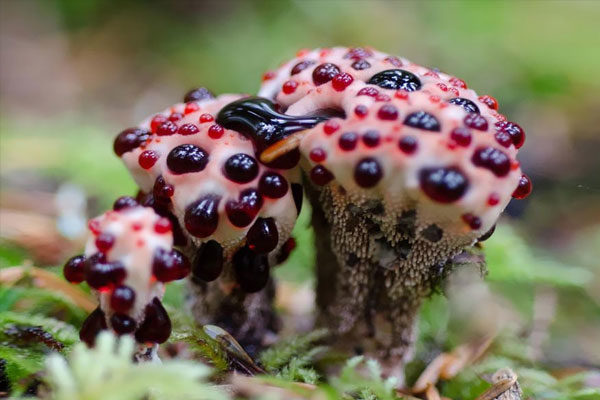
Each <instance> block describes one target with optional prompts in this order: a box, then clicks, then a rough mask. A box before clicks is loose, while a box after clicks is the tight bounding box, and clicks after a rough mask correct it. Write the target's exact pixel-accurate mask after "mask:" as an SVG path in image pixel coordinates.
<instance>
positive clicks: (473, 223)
mask: <svg viewBox="0 0 600 400" xmlns="http://www.w3.org/2000/svg"><path fill="white" fill-rule="evenodd" d="M462 220H463V221H465V223H466V224H467V225H469V226H470V227H471V229H479V228H481V218H479V217H477V216H475V215H473V214H463V216H462Z"/></svg>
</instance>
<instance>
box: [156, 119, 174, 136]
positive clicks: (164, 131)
mask: <svg viewBox="0 0 600 400" xmlns="http://www.w3.org/2000/svg"><path fill="white" fill-rule="evenodd" d="M176 132H177V125H175V124H174V123H173V122H171V121H167V122H163V123H162V124H160V126H159V127H158V128H156V134H157V135H158V136H169V135H174V134H175V133H176Z"/></svg>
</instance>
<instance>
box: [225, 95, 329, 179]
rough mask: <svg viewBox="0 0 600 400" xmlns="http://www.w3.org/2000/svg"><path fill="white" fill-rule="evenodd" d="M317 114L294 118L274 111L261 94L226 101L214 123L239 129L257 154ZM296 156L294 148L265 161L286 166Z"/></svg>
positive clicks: (308, 123) (306, 124)
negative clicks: (275, 158)
mask: <svg viewBox="0 0 600 400" xmlns="http://www.w3.org/2000/svg"><path fill="white" fill-rule="evenodd" d="M326 119H327V118H326V117H321V116H314V117H312V116H303V117H294V116H291V115H285V114H281V113H279V112H277V111H276V110H275V105H274V104H273V102H271V101H269V100H267V99H264V98H261V97H248V98H245V99H241V100H237V101H234V102H232V103H229V104H227V105H226V106H225V107H223V108H222V109H221V111H220V112H219V114H218V115H217V119H216V122H217V124H219V125H221V126H222V127H223V128H226V129H232V130H234V131H237V132H240V133H242V134H243V135H245V136H247V137H248V138H250V139H251V140H252V142H253V143H254V146H255V151H256V154H257V155H258V156H259V155H260V153H262V152H263V151H264V150H265V149H266V148H267V147H269V146H271V145H272V144H274V143H276V142H278V141H280V140H281V139H283V138H285V137H286V136H288V135H290V134H292V133H294V132H298V131H301V130H304V129H309V128H312V127H313V126H315V125H316V124H318V123H319V122H321V121H324V120H326ZM299 159H300V153H299V151H298V150H297V149H294V150H292V151H291V152H289V153H287V154H285V155H283V156H281V157H280V158H278V159H277V160H274V161H273V162H271V163H269V164H268V165H269V166H272V167H273V168H283V169H289V168H293V167H295V166H296V164H297V163H298V161H299Z"/></svg>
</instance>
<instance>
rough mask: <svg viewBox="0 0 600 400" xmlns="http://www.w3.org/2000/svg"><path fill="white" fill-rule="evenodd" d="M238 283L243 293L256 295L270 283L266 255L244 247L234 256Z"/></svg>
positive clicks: (233, 260)
mask: <svg viewBox="0 0 600 400" xmlns="http://www.w3.org/2000/svg"><path fill="white" fill-rule="evenodd" d="M232 262H233V268H234V271H235V276H236V281H237V282H238V284H239V285H240V287H241V288H242V290H243V291H245V292H247V293H255V292H258V291H259V290H261V289H262V288H264V287H265V286H266V285H267V283H268V282H269V262H268V260H267V257H266V256H265V255H264V254H258V253H255V252H253V251H252V250H250V249H249V248H248V247H242V248H241V249H240V250H238V251H237V252H236V253H235V254H234V255H233V259H232Z"/></svg>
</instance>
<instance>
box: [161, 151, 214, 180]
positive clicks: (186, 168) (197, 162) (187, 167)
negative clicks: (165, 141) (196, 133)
mask: <svg viewBox="0 0 600 400" xmlns="http://www.w3.org/2000/svg"><path fill="white" fill-rule="evenodd" d="M207 163H208V153H207V152H206V151H204V150H203V149H201V148H200V147H198V146H194V145H193V144H182V145H181V146H177V147H175V148H174V149H173V150H171V151H170V152H169V155H168V156H167V167H169V169H170V170H171V172H172V173H174V174H186V173H190V172H200V171H202V170H203V169H204V168H205V167H206V164H207Z"/></svg>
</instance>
